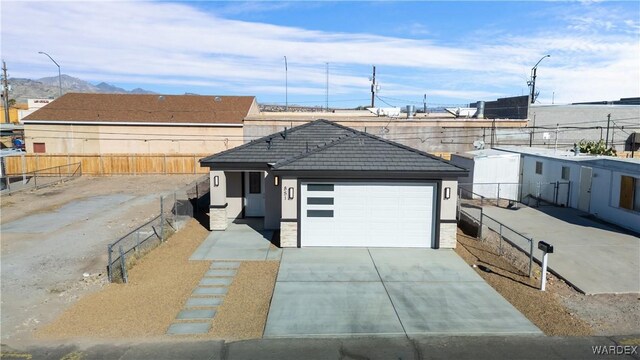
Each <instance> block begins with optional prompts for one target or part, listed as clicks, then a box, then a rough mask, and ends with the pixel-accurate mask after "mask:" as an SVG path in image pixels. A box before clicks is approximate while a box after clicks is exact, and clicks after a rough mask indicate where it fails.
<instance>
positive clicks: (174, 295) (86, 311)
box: [35, 220, 210, 339]
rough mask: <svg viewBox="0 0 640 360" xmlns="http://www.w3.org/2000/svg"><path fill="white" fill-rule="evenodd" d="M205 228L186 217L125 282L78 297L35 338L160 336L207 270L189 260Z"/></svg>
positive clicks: (205, 266)
mask: <svg viewBox="0 0 640 360" xmlns="http://www.w3.org/2000/svg"><path fill="white" fill-rule="evenodd" d="M208 234H209V231H207V229H205V228H204V227H202V225H200V224H199V223H198V222H197V221H195V220H190V221H189V223H188V224H187V225H186V226H185V227H184V228H183V229H182V230H180V231H179V232H177V233H176V234H174V235H173V236H172V237H171V238H169V239H168V240H167V241H166V242H165V243H163V244H162V245H160V246H159V247H158V248H156V249H154V250H152V251H151V252H150V253H149V254H147V255H146V256H145V257H144V258H142V259H141V260H139V262H138V263H137V264H136V265H135V266H134V267H133V268H132V269H131V270H130V271H129V283H128V284H115V283H114V284H108V285H107V286H105V287H104V289H103V290H102V291H100V292H97V293H94V294H91V295H88V296H86V297H84V298H81V299H80V300H79V301H78V302H77V303H75V304H74V305H73V306H72V307H71V308H69V309H68V310H67V311H65V312H64V313H63V314H62V315H61V316H60V317H59V318H58V319H57V320H55V321H53V322H52V323H50V324H49V325H46V326H44V327H42V328H40V329H38V330H37V332H36V334H35V336H36V337H37V338H41V339H46V338H52V339H68V338H101V339H104V338H112V339H122V338H127V339H130V338H135V337H138V338H139V337H149V336H158V335H164V334H165V333H166V331H167V328H168V327H169V325H170V324H171V323H172V322H173V321H174V320H175V318H176V314H178V313H179V312H180V310H182V309H183V306H184V304H185V302H186V301H187V299H188V298H189V296H190V294H191V292H192V291H193V289H194V288H195V287H196V286H197V284H198V282H199V281H200V279H201V278H202V276H203V275H204V273H205V272H206V271H207V270H208V269H209V264H210V263H209V262H207V261H189V256H191V254H192V253H193V251H194V250H195V249H196V248H197V247H198V245H200V243H201V242H202V241H203V240H204V238H205V237H206V236H207V235H208Z"/></svg>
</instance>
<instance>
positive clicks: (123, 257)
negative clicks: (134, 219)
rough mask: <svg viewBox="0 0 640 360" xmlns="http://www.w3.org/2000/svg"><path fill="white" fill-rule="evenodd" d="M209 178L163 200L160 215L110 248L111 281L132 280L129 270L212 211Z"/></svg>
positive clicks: (160, 200) (159, 206)
mask: <svg viewBox="0 0 640 360" xmlns="http://www.w3.org/2000/svg"><path fill="white" fill-rule="evenodd" d="M208 194H209V175H205V176H203V177H201V178H199V179H197V180H195V181H194V182H192V183H190V184H189V185H187V186H185V187H183V188H181V189H178V190H176V191H174V192H172V193H171V194H168V195H165V196H162V197H160V199H159V201H158V205H157V206H158V211H157V215H156V216H154V217H153V218H152V219H151V220H149V221H147V222H146V223H144V224H142V225H140V226H139V227H137V228H136V229H135V230H133V231H131V232H130V233H128V234H126V235H125V236H123V237H121V238H120V239H118V240H117V241H115V242H113V243H111V244H109V245H107V254H108V259H109V260H108V263H107V274H108V277H109V281H110V282H124V283H126V282H127V281H128V275H127V269H129V268H131V267H132V266H133V265H134V264H135V262H136V261H137V259H140V258H141V257H143V256H144V255H145V254H146V253H148V252H149V251H151V250H152V249H154V248H155V247H157V246H158V245H160V244H161V243H162V242H164V241H165V240H167V239H168V238H169V237H170V236H171V235H172V234H173V233H175V232H176V231H178V230H180V229H181V228H182V227H183V226H184V225H185V224H186V222H187V221H189V219H191V218H195V217H197V216H198V215H199V213H201V209H208V198H207V196H208Z"/></svg>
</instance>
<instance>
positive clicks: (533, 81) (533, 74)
mask: <svg viewBox="0 0 640 360" xmlns="http://www.w3.org/2000/svg"><path fill="white" fill-rule="evenodd" d="M548 57H551V55H545V56H543V57H542V58H540V60H538V62H537V63H536V64H535V65H534V66H533V67H532V68H531V81H529V86H531V103H532V104H533V103H535V102H536V71H537V70H538V65H539V64H540V62H541V61H542V60H544V59H546V58H548Z"/></svg>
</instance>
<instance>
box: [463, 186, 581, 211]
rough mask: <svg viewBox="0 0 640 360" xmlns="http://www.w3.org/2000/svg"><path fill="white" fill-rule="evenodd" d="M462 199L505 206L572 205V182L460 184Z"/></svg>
mask: <svg viewBox="0 0 640 360" xmlns="http://www.w3.org/2000/svg"><path fill="white" fill-rule="evenodd" d="M458 189H459V190H458V192H459V194H458V195H459V198H460V200H461V201H462V202H464V203H471V204H479V205H481V206H484V205H485V204H487V205H488V204H495V205H496V206H501V204H503V203H506V204H507V206H517V204H518V203H522V204H525V205H527V206H535V207H538V206H543V205H556V206H566V207H568V206H569V204H570V200H571V182H569V181H556V182H525V183H522V184H521V183H459V184H458Z"/></svg>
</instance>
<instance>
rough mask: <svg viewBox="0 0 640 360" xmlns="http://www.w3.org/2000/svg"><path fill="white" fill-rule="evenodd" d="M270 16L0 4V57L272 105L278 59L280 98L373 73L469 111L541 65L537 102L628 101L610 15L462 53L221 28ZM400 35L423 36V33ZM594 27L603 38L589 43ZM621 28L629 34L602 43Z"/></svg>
mask: <svg viewBox="0 0 640 360" xmlns="http://www.w3.org/2000/svg"><path fill="white" fill-rule="evenodd" d="M212 4H216V3H212ZM36 5H37V6H36ZM280 6H288V4H280V3H242V4H238V6H237V8H233V7H231V6H228V7H225V8H222V7H221V8H219V9H216V8H215V6H214V9H213V10H212V11H214V12H215V14H213V13H208V12H205V11H203V10H200V9H198V8H194V7H190V6H188V5H186V4H182V3H166V2H159V3H158V2H128V1H118V2H90V3H87V2H47V3H23V2H4V3H3V8H2V53H3V54H2V56H3V57H4V58H6V60H7V61H8V62H9V64H10V66H12V68H13V69H14V70H13V71H12V72H13V75H14V76H21V77H33V75H32V74H43V73H46V72H47V71H50V69H51V66H52V64H51V63H50V61H49V59H47V58H46V57H44V56H42V55H38V54H37V52H38V51H47V52H48V53H50V54H51V55H52V56H53V57H54V58H55V59H56V61H58V62H59V63H60V64H61V66H62V71H63V72H64V73H68V74H70V75H76V76H78V75H82V76H83V77H84V78H87V79H89V80H95V81H98V80H99V81H102V80H105V81H117V82H126V83H133V82H135V83H139V84H142V85H144V84H149V85H154V84H157V85H163V84H164V85H182V86H183V87H187V86H199V87H210V88H212V89H213V90H212V91H213V92H218V91H215V89H224V90H228V91H238V92H244V93H246V91H256V93H271V92H277V91H279V90H280V91H282V85H283V82H284V66H283V56H284V55H287V58H288V61H289V74H288V75H289V94H290V95H295V94H299V95H301V96H302V95H321V94H324V85H325V69H324V64H325V62H329V63H330V80H331V84H330V91H331V92H332V93H333V94H336V95H340V94H349V93H358V94H360V93H362V92H363V93H366V92H367V91H368V86H369V82H368V80H367V76H368V71H369V70H368V68H369V66H370V65H371V64H376V65H378V67H379V69H380V71H381V75H380V80H381V81H382V83H383V84H384V89H385V90H384V91H385V92H387V94H395V95H403V96H404V95H411V94H413V95H414V96H415V95H416V92H415V91H417V92H418V94H421V93H422V92H428V93H430V94H433V95H435V96H442V97H446V98H455V99H467V100H478V99H480V98H484V99H488V97H491V96H499V95H500V94H504V93H505V92H506V93H513V92H514V89H520V88H521V86H523V85H524V84H525V82H526V77H528V75H529V71H530V68H531V66H532V65H533V63H535V61H537V59H539V57H540V56H542V55H544V54H547V53H550V54H552V57H551V59H548V60H545V62H544V63H543V64H541V66H540V71H539V78H538V86H539V88H540V89H541V91H542V93H541V97H540V100H541V101H544V100H546V99H548V98H549V97H550V96H549V95H550V94H551V91H554V90H555V91H556V99H558V100H559V101H560V100H566V101H582V100H593V99H601V98H603V97H604V98H607V99H609V98H616V97H625V96H637V95H638V94H639V90H638V81H637V79H638V78H640V70H639V69H638V66H637V64H638V63H640V48H639V46H638V32H637V29H638V22H637V21H636V20H634V19H627V20H625V19H624V17H620V16H622V15H619V14H618V15H616V16H617V17H616V19H617V20H620V21H617V22H616V21H613V20H611V19H610V18H604V17H603V18H601V19H598V18H597V17H596V16H589V17H584V18H581V19H578V20H576V19H571V18H568V20H567V24H568V25H567V27H568V28H570V30H571V31H568V32H566V33H562V32H557V31H556V32H548V33H537V34H531V35H529V36H527V37H522V36H509V35H496V36H494V37H491V38H488V39H486V40H484V42H481V41H475V42H473V43H470V44H469V46H468V47H465V48H461V47H456V46H453V45H439V44H438V43H437V42H435V41H433V40H429V39H425V40H415V39H406V38H401V37H390V36H379V35H373V34H365V33H340V32H328V31H314V30H307V29H302V28H295V27H286V26H277V25H271V24H266V23H256V22H246V21H237V20H229V19H225V18H224V17H223V16H224V15H225V14H229V13H231V12H233V11H237V12H247V11H274V10H277V8H278V7H280ZM589 6H590V7H591V6H595V5H589ZM217 10H218V11H217ZM593 14H595V13H592V14H591V15H593ZM25 20H28V21H25ZM25 24H28V26H25ZM408 25H409V27H408V30H409V31H418V32H423V35H425V36H428V33H427V32H425V31H426V29H425V28H423V27H421V26H413V25H416V24H413V25H411V24H408ZM418 25H419V24H418ZM594 27H595V28H598V29H603V31H604V30H606V31H605V33H604V34H599V33H598V32H593V31H591V30H592V28H594ZM622 28H624V29H626V30H629V29H635V32H632V33H627V32H626V30H625V31H618V32H616V33H615V34H612V33H610V32H613V30H620V29H622ZM634 64H635V65H634ZM51 72H53V71H51ZM385 72H386V74H385ZM49 74H51V73H49ZM404 84H411V86H406V85H404Z"/></svg>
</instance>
